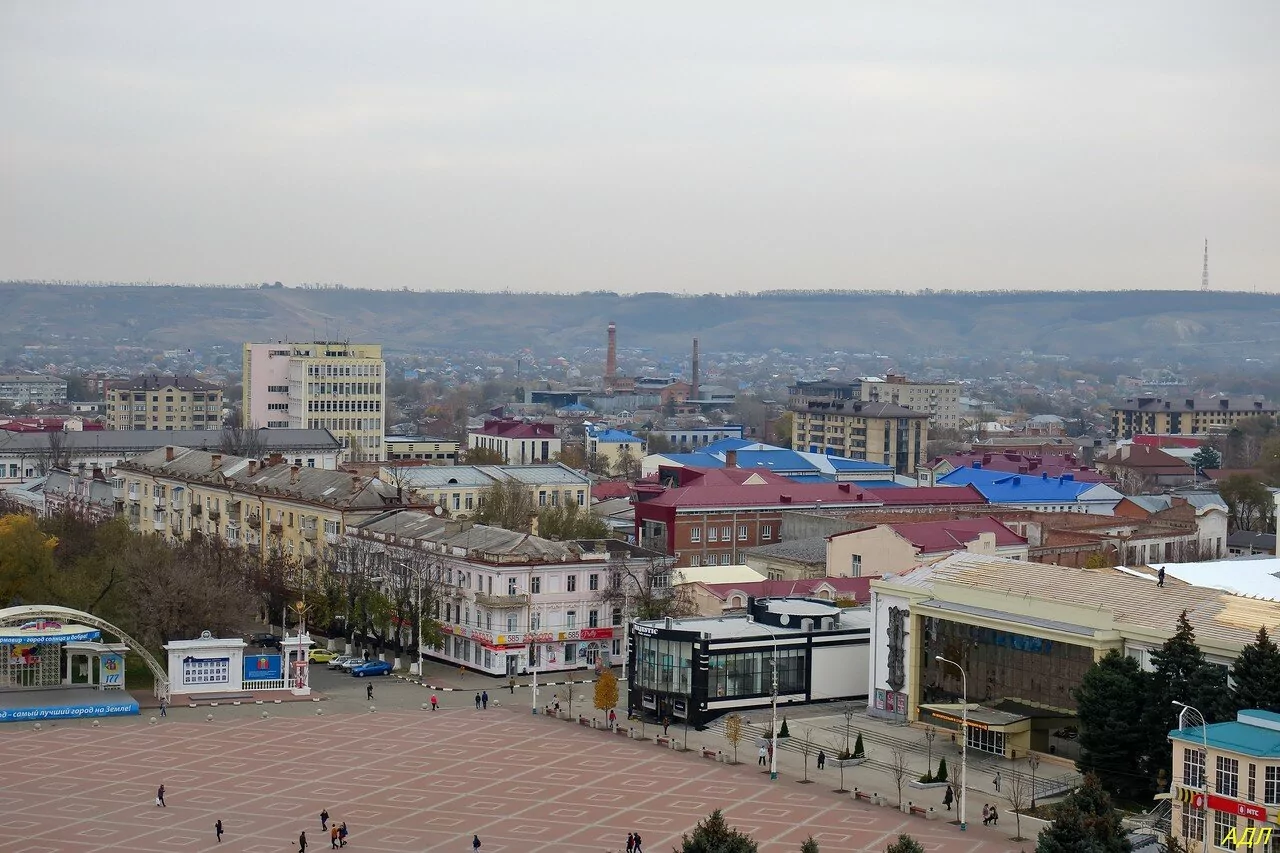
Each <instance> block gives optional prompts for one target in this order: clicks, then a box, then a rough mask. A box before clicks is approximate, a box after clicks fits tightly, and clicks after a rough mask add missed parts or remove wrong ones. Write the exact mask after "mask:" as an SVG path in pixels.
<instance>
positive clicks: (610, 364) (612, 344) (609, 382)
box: [604, 323, 618, 388]
mask: <svg viewBox="0 0 1280 853" xmlns="http://www.w3.org/2000/svg"><path fill="white" fill-rule="evenodd" d="M617 376H618V327H617V326H616V325H614V324H613V323H610V324H609V350H608V354H607V355H605V357H604V387H605V388H612V387H613V383H614V380H615V379H616V378H617Z"/></svg>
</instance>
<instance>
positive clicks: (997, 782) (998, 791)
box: [991, 770, 1000, 794]
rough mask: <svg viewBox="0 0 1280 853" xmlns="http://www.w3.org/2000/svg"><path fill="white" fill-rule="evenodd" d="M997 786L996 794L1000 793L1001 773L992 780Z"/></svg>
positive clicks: (997, 772)
mask: <svg viewBox="0 0 1280 853" xmlns="http://www.w3.org/2000/svg"><path fill="white" fill-rule="evenodd" d="M991 781H992V782H993V783H994V784H995V786H996V793H997V794H998V793H1000V771H999V770H997V771H996V775H995V777H994V778H993V779H992V780H991Z"/></svg>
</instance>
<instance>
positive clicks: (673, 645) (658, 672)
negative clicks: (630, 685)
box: [636, 637, 693, 693]
mask: <svg viewBox="0 0 1280 853" xmlns="http://www.w3.org/2000/svg"><path fill="white" fill-rule="evenodd" d="M636 659H637V662H638V666H637V669H638V670H639V672H638V673H637V677H638V678H639V681H640V685H641V686H642V687H646V688H651V689H654V690H661V691H664V692H667V693H689V692H690V690H691V686H690V685H691V673H692V669H693V643H691V642H688V643H682V642H679V641H672V640H664V639H660V638H657V637H637V648H636Z"/></svg>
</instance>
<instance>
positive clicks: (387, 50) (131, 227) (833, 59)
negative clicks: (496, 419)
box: [0, 0, 1280, 292]
mask: <svg viewBox="0 0 1280 853" xmlns="http://www.w3.org/2000/svg"><path fill="white" fill-rule="evenodd" d="M1278 36H1280V4H1277V3H1275V2H1274V0H1260V2H1240V3H1203V2H1196V3H1187V2H1125V3H1115V2H1105V3H1104V2H1077V3H1054V4H1050V3H1027V2H1025V0H1020V2H1010V3H994V2H992V3H981V2H977V3H955V2H937V3H926V2H917V3H910V4H902V3H888V2H879V3H854V2H830V3H823V2H801V3H782V2H773V3H759V2H743V0H733V2H710V0H706V2H695V3H687V2H683V3H663V2H646V3H632V4H625V5H624V4H620V3H611V2H600V0H590V2H554V0H552V1H551V2H539V3H529V2H518V3H481V2H465V3H425V2H379V3H376V4H354V3H331V2H307V3H258V2H252V3H236V2H221V3H213V4H210V3H168V2H165V3H159V2H157V3H144V2H113V3H100V2H79V3H77V2H60V3H40V2H37V3H20V2H10V3H5V4H3V5H0V232H2V233H0V277H8V278H37V279H52V278H65V279H93V280H120V281H139V280H148V279H150V280H156V281H182V282H188V281H189V282H225V283H238V282H245V281H264V280H271V281H274V280H277V279H279V280H283V281H286V282H290V283H293V282H300V281H326V282H333V281H340V282H343V283H346V284H347V285H349V286H361V287H405V286H407V287H411V288H483V289H497V288H511V289H520V290H524V289H531V290H578V289H592V290H595V289H610V290H619V291H641V290H673V291H683V292H700V291H734V290H740V289H750V290H754V289H761V288H791V287H802V288H807V287H817V288H828V287H854V288H858V287H869V288H906V289H915V288H920V287H936V288H942V287H953V288H976V287H1014V288H1060V287H1066V288H1077V287H1079V288H1089V289H1102V288H1120V287H1148V288H1162V287H1169V288H1195V287H1198V286H1199V283H1200V261H1201V252H1202V241H1203V240H1204V238H1206V237H1208V238H1209V239H1210V248H1211V252H1212V259H1211V267H1212V276H1213V285H1214V286H1215V287H1220V288H1223V289H1233V290H1252V289H1258V290H1276V289H1280V276H1278V275H1277V270H1278V269H1280V239H1277V237H1276V234H1277V225H1278V224H1280V132H1278V131H1280V109H1277V106H1276V104H1277V100H1276V98H1277V95H1276V92H1277V89H1278V86H1277V84H1280V51H1277V50H1276V44H1277V40H1278Z"/></svg>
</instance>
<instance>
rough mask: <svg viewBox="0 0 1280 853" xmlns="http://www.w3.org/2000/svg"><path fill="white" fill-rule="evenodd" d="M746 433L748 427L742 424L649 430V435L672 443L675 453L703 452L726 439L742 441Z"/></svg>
mask: <svg viewBox="0 0 1280 853" xmlns="http://www.w3.org/2000/svg"><path fill="white" fill-rule="evenodd" d="M745 432H746V427H744V426H743V425H742V424H722V425H720V426H686V427H671V428H661V427H660V428H656V429H651V430H649V435H654V436H661V437H662V438H665V439H666V440H667V441H668V442H670V444H671V450H672V452H673V453H685V452H688V451H693V450H701V449H703V448H704V447H706V446H707V445H708V444H714V443H715V442H717V441H723V440H724V439H726V438H738V439H741V438H743V437H744V433H745Z"/></svg>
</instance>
